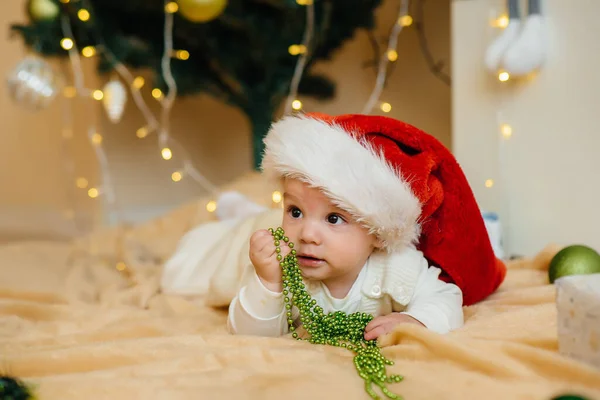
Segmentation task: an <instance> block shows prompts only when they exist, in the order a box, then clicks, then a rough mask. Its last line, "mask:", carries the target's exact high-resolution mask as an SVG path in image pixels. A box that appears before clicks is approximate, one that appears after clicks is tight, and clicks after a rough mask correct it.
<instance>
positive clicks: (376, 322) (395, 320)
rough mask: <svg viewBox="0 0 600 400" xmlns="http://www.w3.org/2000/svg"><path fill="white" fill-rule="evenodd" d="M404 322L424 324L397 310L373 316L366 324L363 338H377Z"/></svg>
mask: <svg viewBox="0 0 600 400" xmlns="http://www.w3.org/2000/svg"><path fill="white" fill-rule="evenodd" d="M404 323H409V324H417V325H421V326H425V325H423V324H422V323H421V322H419V321H418V320H416V319H414V318H413V317H411V316H410V315H406V314H400V313H397V312H395V313H391V314H388V315H382V316H380V317H375V318H373V320H372V321H371V322H369V324H368V325H367V326H366V328H365V340H373V339H377V338H379V336H382V335H385V334H386V333H390V332H391V331H392V330H393V329H394V327H395V326H396V325H398V324H404Z"/></svg>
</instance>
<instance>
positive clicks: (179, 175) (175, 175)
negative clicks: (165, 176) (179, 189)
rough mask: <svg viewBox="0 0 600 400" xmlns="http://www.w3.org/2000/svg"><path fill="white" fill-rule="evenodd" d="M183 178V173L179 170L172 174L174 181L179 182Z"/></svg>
mask: <svg viewBox="0 0 600 400" xmlns="http://www.w3.org/2000/svg"><path fill="white" fill-rule="evenodd" d="M181 179H183V174H182V173H181V172H179V171H175V172H173V173H172V174H171V180H172V181H173V182H179V181H180V180H181Z"/></svg>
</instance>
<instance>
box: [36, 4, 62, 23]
mask: <svg viewBox="0 0 600 400" xmlns="http://www.w3.org/2000/svg"><path fill="white" fill-rule="evenodd" d="M59 11H60V9H59V8H58V4H56V3H54V2H53V1H52V0H31V1H30V2H29V12H30V13H31V17H32V18H33V19H35V20H36V21H43V20H51V19H54V18H56V17H57V16H58V13H59Z"/></svg>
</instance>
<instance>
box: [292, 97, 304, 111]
mask: <svg viewBox="0 0 600 400" xmlns="http://www.w3.org/2000/svg"><path fill="white" fill-rule="evenodd" d="M292 108H293V109H294V110H296V111H298V110H302V102H301V101H300V100H294V101H292Z"/></svg>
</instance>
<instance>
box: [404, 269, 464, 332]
mask: <svg viewBox="0 0 600 400" xmlns="http://www.w3.org/2000/svg"><path fill="white" fill-rule="evenodd" d="M440 272H441V270H440V269H439V268H437V267H429V268H427V269H425V270H424V271H423V272H421V274H420V275H419V279H418V281H417V285H416V287H415V292H414V296H413V298H412V301H411V302H410V303H409V305H408V307H407V308H406V310H405V311H403V312H402V313H403V314H406V315H410V316H411V317H413V318H415V319H416V320H417V321H419V322H421V323H422V324H423V325H425V326H426V327H427V328H428V329H429V330H431V331H434V332H437V333H441V334H445V333H448V332H450V331H452V330H454V329H457V328H460V327H461V326H462V325H463V323H464V316H463V309H462V306H463V297H462V291H461V290H460V288H459V287H458V286H456V285H455V284H453V283H446V282H444V281H442V280H440V279H439V275H440Z"/></svg>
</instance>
